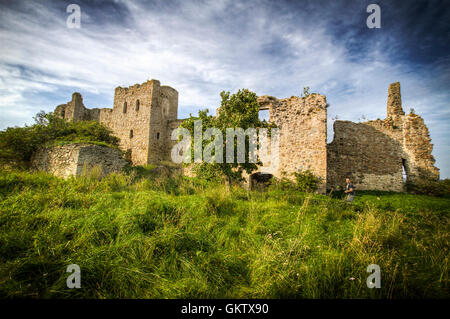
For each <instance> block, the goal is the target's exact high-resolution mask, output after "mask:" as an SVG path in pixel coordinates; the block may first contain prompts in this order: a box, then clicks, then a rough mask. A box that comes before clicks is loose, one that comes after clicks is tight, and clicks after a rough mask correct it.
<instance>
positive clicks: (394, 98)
mask: <svg viewBox="0 0 450 319" xmlns="http://www.w3.org/2000/svg"><path fill="white" fill-rule="evenodd" d="M395 115H405V112H403V108H402V96H401V93H400V82H395V83H392V84H391V85H389V90H388V101H387V116H388V117H390V116H395Z"/></svg>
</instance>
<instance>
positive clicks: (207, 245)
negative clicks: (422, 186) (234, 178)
mask: <svg viewBox="0 0 450 319" xmlns="http://www.w3.org/2000/svg"><path fill="white" fill-rule="evenodd" d="M135 172H136V171H134V173H132V174H124V175H110V176H108V177H107V178H105V179H103V180H101V181H99V180H98V179H97V178H95V176H93V175H91V176H85V177H79V178H72V179H68V180H62V179H59V178H56V177H53V176H51V175H48V174H43V173H27V172H17V171H3V172H1V173H0V298H9V297H32V298H449V297H450V294H449V289H448V288H449V287H448V286H449V280H448V272H449V271H448V268H449V267H448V252H449V235H450V232H449V213H450V199H449V198H437V197H429V196H419V195H408V194H398V193H381V192H362V191H360V192H357V197H356V199H355V202H354V204H347V203H345V202H343V201H342V200H341V199H340V198H339V196H338V194H337V195H336V194H335V196H333V197H330V196H325V195H313V194H306V193H299V192H296V191H293V190H281V189H278V188H277V187H272V188H269V189H268V190H267V191H264V192H261V191H253V192H248V191H246V190H244V189H241V188H237V187H236V188H234V189H232V190H231V191H229V190H228V189H227V187H226V186H224V185H220V184H214V183H207V182H205V181H202V180H198V179H192V178H187V177H174V178H154V177H152V176H151V174H147V173H145V169H141V172H140V173H139V174H136V173H135ZM70 264H77V265H79V266H80V268H81V286H82V288H81V289H68V288H67V286H66V279H67V277H68V276H69V274H68V273H66V267H67V266H68V265H70ZM370 264H377V265H379V266H380V267H381V288H380V289H376V288H375V289H369V288H367V286H366V278H367V277H368V276H369V273H367V272H366V268H367V266H368V265H370Z"/></svg>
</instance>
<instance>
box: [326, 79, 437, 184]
mask: <svg viewBox="0 0 450 319" xmlns="http://www.w3.org/2000/svg"><path fill="white" fill-rule="evenodd" d="M333 127H334V139H333V141H332V142H331V143H330V144H328V152H327V155H328V158H327V184H328V185H327V187H328V188H335V187H337V186H341V185H342V184H343V181H344V180H345V178H346V177H349V178H350V179H352V181H353V183H354V184H356V185H357V188H358V189H377V190H388V191H398V192H401V191H403V190H404V185H405V181H410V182H416V181H418V180H423V179H425V180H436V179H439V169H438V168H436V167H435V166H434V163H435V160H434V157H433V155H432V154H431V152H432V150H433V144H431V138H430V136H429V131H428V128H427V127H426V125H425V123H424V120H423V118H422V117H420V116H419V115H416V114H412V113H411V114H408V115H405V112H404V111H403V109H402V100H401V94H400V83H399V82H396V83H392V84H391V85H390V86H389V89H388V99H387V117H386V118H385V119H384V120H380V119H378V120H375V121H367V122H363V123H353V122H350V121H336V122H335V123H334V125H333Z"/></svg>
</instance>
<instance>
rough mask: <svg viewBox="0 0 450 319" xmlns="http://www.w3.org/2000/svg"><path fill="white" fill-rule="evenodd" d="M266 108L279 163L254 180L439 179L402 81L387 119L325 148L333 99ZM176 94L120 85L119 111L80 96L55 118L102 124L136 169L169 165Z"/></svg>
mask: <svg viewBox="0 0 450 319" xmlns="http://www.w3.org/2000/svg"><path fill="white" fill-rule="evenodd" d="M258 103H259V104H260V107H261V110H269V121H270V122H273V123H275V124H276V125H277V127H278V128H279V133H280V135H279V165H278V167H277V168H276V170H273V169H272V168H270V167H265V166H264V165H263V166H261V167H260V169H259V170H258V171H257V172H255V173H254V174H252V175H251V176H249V177H248V178H249V182H251V181H252V179H256V178H257V177H258V174H265V175H269V176H270V175H272V176H275V177H281V176H286V177H290V176H292V174H291V173H293V172H296V171H299V170H304V169H309V170H311V171H312V172H313V173H314V174H315V175H317V176H319V177H321V180H322V184H321V189H320V191H322V192H324V191H325V190H326V189H331V188H335V187H337V186H339V185H342V184H343V183H344V181H345V178H346V177H349V178H351V179H352V181H353V182H354V184H355V185H356V186H357V189H377V190H390V191H403V189H404V175H406V178H408V179H411V180H412V179H414V178H419V177H420V178H426V179H438V178H439V170H438V169H437V168H436V167H435V166H434V163H435V160H434V158H433V156H432V154H431V152H432V149H433V145H432V144H431V139H430V137H429V132H428V129H427V127H426V126H425V124H424V121H423V119H422V118H421V117H420V116H418V115H416V114H408V115H406V114H405V112H404V111H403V109H402V103H401V94H400V83H393V84H391V85H390V87H389V91H388V101H387V116H386V118H385V119H384V120H379V119H378V120H374V121H367V122H363V123H353V122H350V121H335V122H334V140H333V141H332V142H331V143H330V144H327V107H328V104H327V101H326V97H325V96H324V95H320V94H315V93H314V94H310V95H308V96H306V97H290V98H286V99H277V98H275V97H271V96H261V97H259V98H258ZM177 113H178V92H177V91H176V90H175V89H173V88H171V87H168V86H161V85H160V82H159V81H157V80H151V81H147V82H145V83H143V84H136V85H134V86H130V87H128V88H122V87H117V88H116V89H115V94H114V105H113V108H112V109H111V108H101V109H98V108H94V109H88V108H86V107H85V106H84V105H83V100H82V97H81V95H80V94H79V93H74V94H73V95H72V100H71V101H70V102H68V103H67V104H62V105H59V106H57V107H56V109H55V114H57V115H58V116H60V117H62V118H64V119H66V120H69V121H79V120H96V121H99V122H101V123H103V124H105V125H106V126H107V127H109V128H110V129H111V130H112V131H113V133H114V134H115V135H116V136H117V137H119V138H120V148H121V149H122V150H124V151H127V152H128V153H129V155H130V156H131V161H132V163H133V164H135V165H143V164H148V163H158V162H160V161H170V154H171V149H172V147H173V145H174V144H175V143H176V141H172V140H171V134H172V131H173V130H174V129H176V128H177V127H178V126H179V125H180V124H181V122H182V120H180V119H178V118H177Z"/></svg>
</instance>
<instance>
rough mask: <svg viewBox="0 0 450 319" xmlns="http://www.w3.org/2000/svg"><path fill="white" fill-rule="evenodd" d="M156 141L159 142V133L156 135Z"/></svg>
mask: <svg viewBox="0 0 450 319" xmlns="http://www.w3.org/2000/svg"><path fill="white" fill-rule="evenodd" d="M156 139H157V140H159V132H158V133H156Z"/></svg>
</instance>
